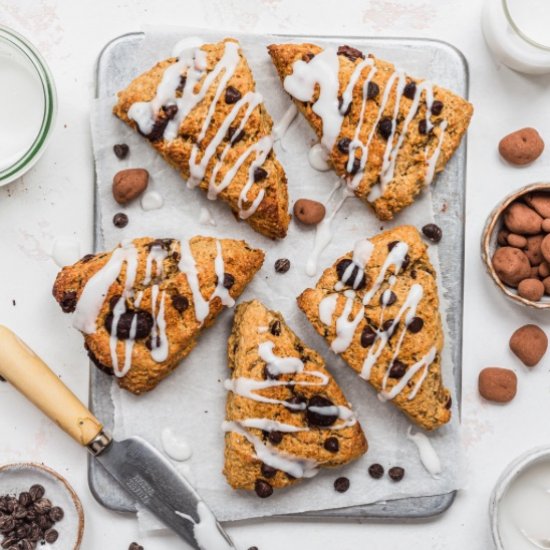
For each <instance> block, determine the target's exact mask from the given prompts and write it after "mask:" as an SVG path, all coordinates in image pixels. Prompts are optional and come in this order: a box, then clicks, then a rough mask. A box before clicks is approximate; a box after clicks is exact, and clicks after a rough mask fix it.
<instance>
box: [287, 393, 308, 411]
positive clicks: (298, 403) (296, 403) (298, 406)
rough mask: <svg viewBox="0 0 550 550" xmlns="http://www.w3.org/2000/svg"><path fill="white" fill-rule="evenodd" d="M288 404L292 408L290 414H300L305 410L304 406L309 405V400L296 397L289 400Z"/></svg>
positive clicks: (299, 396)
mask: <svg viewBox="0 0 550 550" xmlns="http://www.w3.org/2000/svg"><path fill="white" fill-rule="evenodd" d="M286 402H287V403H288V404H289V405H291V406H292V407H289V408H288V410H289V412H291V413H300V412H302V411H303V410H304V409H305V407H303V405H305V404H306V403H307V399H306V398H305V397H304V396H303V395H294V396H293V397H291V398H290V399H287V400H286Z"/></svg>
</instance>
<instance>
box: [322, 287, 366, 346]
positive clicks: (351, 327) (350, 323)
mask: <svg viewBox="0 0 550 550" xmlns="http://www.w3.org/2000/svg"><path fill="white" fill-rule="evenodd" d="M344 295H345V296H346V304H345V305H344V309H343V311H342V314H341V315H340V316H339V317H338V318H337V319H336V338H335V339H334V340H333V341H332V344H331V345H330V349H332V351H334V353H342V352H344V351H346V350H347V349H348V348H349V346H350V344H351V341H352V339H353V335H354V334H355V331H356V330H357V326H358V325H359V323H360V322H361V319H363V316H364V314H365V309H364V308H363V307H360V308H359V311H358V312H357V313H356V315H355V317H354V318H353V319H350V315H351V311H352V309H353V304H354V303H356V300H355V292H353V291H352V290H346V292H345V293H344Z"/></svg>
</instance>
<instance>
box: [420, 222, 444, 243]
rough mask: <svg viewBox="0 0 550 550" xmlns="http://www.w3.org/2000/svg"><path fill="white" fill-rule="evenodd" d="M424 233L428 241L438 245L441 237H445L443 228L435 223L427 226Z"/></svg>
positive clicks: (423, 229) (423, 230)
mask: <svg viewBox="0 0 550 550" xmlns="http://www.w3.org/2000/svg"><path fill="white" fill-rule="evenodd" d="M422 233H424V236H425V237H426V238H427V239H429V240H430V241H432V242H434V243H438V242H439V241H440V240H441V237H442V235H443V232H442V231H441V227H439V226H438V225H436V224H435V223H428V224H426V225H425V226H424V227H423V228H422Z"/></svg>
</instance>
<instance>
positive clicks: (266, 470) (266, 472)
mask: <svg viewBox="0 0 550 550" xmlns="http://www.w3.org/2000/svg"><path fill="white" fill-rule="evenodd" d="M260 471H261V472H262V475H263V476H264V477H267V478H268V479H270V478H272V477H275V474H276V473H277V470H276V469H275V468H273V467H271V466H268V465H267V464H265V463H264V462H262V465H261V467H260Z"/></svg>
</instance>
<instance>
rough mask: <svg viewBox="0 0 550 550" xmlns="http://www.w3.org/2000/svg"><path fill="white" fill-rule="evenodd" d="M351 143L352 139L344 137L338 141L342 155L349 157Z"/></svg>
mask: <svg viewBox="0 0 550 550" xmlns="http://www.w3.org/2000/svg"><path fill="white" fill-rule="evenodd" d="M350 143H351V139H350V138H347V137H344V138H342V139H340V140H339V141H338V150H339V151H340V153H344V155H347V154H348V153H349V145H350Z"/></svg>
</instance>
